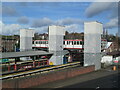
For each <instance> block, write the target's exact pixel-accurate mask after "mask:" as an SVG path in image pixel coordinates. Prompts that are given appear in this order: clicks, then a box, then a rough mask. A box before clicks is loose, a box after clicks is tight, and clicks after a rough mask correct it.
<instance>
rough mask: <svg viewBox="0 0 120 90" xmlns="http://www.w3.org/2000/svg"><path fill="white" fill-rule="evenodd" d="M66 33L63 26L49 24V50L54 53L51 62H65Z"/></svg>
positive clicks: (57, 63) (58, 63) (56, 63)
mask: <svg viewBox="0 0 120 90" xmlns="http://www.w3.org/2000/svg"><path fill="white" fill-rule="evenodd" d="M64 35H65V31H64V27H63V26H55V25H53V26H49V52H53V53H54V55H53V56H52V57H51V58H50V60H49V63H50V64H53V65H60V64H63V55H62V51H63V37H64Z"/></svg>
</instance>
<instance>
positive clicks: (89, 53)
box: [84, 21, 103, 70]
mask: <svg viewBox="0 0 120 90" xmlns="http://www.w3.org/2000/svg"><path fill="white" fill-rule="evenodd" d="M102 32H103V25H102V24H101V23H99V22H96V21H94V22H85V23H84V66H89V65H95V70H98V69H100V68H101V62H100V61H101V34H102Z"/></svg>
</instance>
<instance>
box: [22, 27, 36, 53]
mask: <svg viewBox="0 0 120 90" xmlns="http://www.w3.org/2000/svg"><path fill="white" fill-rule="evenodd" d="M33 36H34V31H33V30H32V29H21V30H20V51H26V50H31V49H32V37H33Z"/></svg>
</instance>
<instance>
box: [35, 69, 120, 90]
mask: <svg viewBox="0 0 120 90" xmlns="http://www.w3.org/2000/svg"><path fill="white" fill-rule="evenodd" d="M119 77H120V72H118V70H116V71H113V70H112V67H109V68H106V69H101V70H98V71H95V72H91V73H87V74H83V75H79V76H76V77H73V78H68V79H65V80H60V81H55V82H50V83H47V84H43V85H40V86H37V87H34V88H49V89H54V90H55V89H59V88H94V89H99V88H118V87H119V85H120V83H119V82H120V78H119Z"/></svg>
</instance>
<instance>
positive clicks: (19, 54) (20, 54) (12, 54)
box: [0, 51, 53, 58]
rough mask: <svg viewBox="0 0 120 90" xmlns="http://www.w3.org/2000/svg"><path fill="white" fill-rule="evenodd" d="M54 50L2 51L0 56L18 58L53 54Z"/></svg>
mask: <svg viewBox="0 0 120 90" xmlns="http://www.w3.org/2000/svg"><path fill="white" fill-rule="evenodd" d="M52 54H53V53H52V52H46V51H22V52H4V53H1V55H0V58H17V57H27V56H38V55H52Z"/></svg>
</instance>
